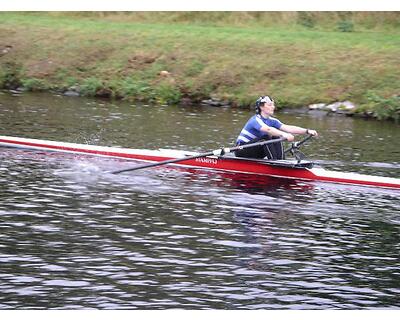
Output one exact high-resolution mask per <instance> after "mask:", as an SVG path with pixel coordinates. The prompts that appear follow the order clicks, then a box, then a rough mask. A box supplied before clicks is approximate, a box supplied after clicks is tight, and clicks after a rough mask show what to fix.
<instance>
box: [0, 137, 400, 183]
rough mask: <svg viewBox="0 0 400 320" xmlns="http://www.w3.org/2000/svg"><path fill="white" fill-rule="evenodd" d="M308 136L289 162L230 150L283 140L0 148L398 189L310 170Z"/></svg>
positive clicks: (2, 140)
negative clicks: (194, 148)
mask: <svg viewBox="0 0 400 320" xmlns="http://www.w3.org/2000/svg"><path fill="white" fill-rule="evenodd" d="M310 137H311V136H308V137H306V138H305V139H304V140H302V141H300V142H294V143H292V146H291V147H290V148H289V149H288V150H286V151H285V152H286V153H291V154H292V155H294V159H293V160H266V159H248V158H238V157H235V156H234V154H233V152H234V151H236V150H238V149H240V148H248V147H251V146H254V145H261V144H268V143H273V142H277V141H283V140H284V139H283V138H281V139H275V140H268V141H260V142H256V143H254V144H248V145H242V146H236V147H232V148H220V149H216V150H213V151H209V152H206V153H196V152H188V151H180V150H171V149H158V150H147V149H128V148H119V147H103V146H94V145H86V144H77V143H67V142H56V141H49V140H39V139H28V138H18V137H9V136H0V146H1V147H16V148H26V149H34V150H41V151H57V152H67V153H76V154H86V155H95V156H102V157H111V158H119V159H129V160H139V161H144V162H147V163H146V164H143V165H138V166H135V167H133V168H128V169H122V170H116V171H112V172H110V173H113V174H118V173H122V172H127V171H134V170H139V169H145V168H150V167H155V166H159V165H176V166H183V167H190V168H201V169H209V170H215V171H225V172H233V173H244V174H254V175H260V176H271V177H278V178H285V179H295V180H306V181H320V182H329V183H340V184H349V185H359V186H372V187H380V188H389V189H400V179H397V178H390V177H382V176H372V175H365V174H358V173H350V172H338V171H329V170H325V169H323V168H314V163H313V162H312V161H308V160H304V157H303V156H302V153H301V152H300V151H299V150H298V149H299V147H300V145H302V144H303V143H304V142H305V141H307V140H308V139H310ZM149 162H150V163H149Z"/></svg>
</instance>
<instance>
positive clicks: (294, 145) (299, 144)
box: [285, 134, 313, 153]
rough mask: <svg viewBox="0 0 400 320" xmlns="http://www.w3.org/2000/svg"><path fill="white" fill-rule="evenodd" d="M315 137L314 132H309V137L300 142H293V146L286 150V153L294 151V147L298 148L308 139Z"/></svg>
mask: <svg viewBox="0 0 400 320" xmlns="http://www.w3.org/2000/svg"><path fill="white" fill-rule="evenodd" d="M312 137H313V135H312V134H309V135H308V136H307V137H305V138H304V139H303V140H301V141H299V142H294V143H293V144H292V146H291V147H290V148H289V149H287V150H285V153H288V152H290V151H292V150H293V149H297V148H298V147H300V146H301V145H302V144H303V143H305V142H306V141H308V140H310V139H311V138H312Z"/></svg>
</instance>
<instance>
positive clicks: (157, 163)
mask: <svg viewBox="0 0 400 320" xmlns="http://www.w3.org/2000/svg"><path fill="white" fill-rule="evenodd" d="M284 140H286V138H279V139H273V140H264V141H258V142H254V143H249V144H244V145H240V146H235V147H232V148H221V149H217V150H213V151H209V152H206V153H199V154H196V155H193V156H189V157H184V158H178V159H170V160H165V161H161V162H155V163H150V164H143V165H140V166H136V167H133V168H128V169H122V170H116V171H111V172H109V173H112V174H117V173H122V172H127V171H134V170H139V169H146V168H151V167H156V166H161V165H164V164H170V163H177V162H182V161H187V160H192V159H196V158H202V157H208V156H213V155H214V156H219V155H221V154H223V153H228V152H233V151H236V150H242V149H247V148H251V147H255V146H262V145H266V144H271V143H276V142H280V141H284Z"/></svg>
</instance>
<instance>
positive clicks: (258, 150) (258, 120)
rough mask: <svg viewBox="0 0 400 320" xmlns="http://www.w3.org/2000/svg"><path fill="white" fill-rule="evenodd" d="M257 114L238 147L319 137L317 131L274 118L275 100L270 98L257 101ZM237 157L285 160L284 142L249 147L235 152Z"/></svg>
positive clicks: (244, 131)
mask: <svg viewBox="0 0 400 320" xmlns="http://www.w3.org/2000/svg"><path fill="white" fill-rule="evenodd" d="M255 108H256V114H255V115H254V116H252V117H251V118H250V119H249V121H247V123H246V124H245V126H244V127H243V129H242V131H241V132H240V134H239V137H238V138H237V140H236V145H245V144H248V143H254V142H257V141H261V140H270V139H277V138H280V137H282V138H285V139H286V140H287V141H289V142H290V141H293V140H294V136H293V134H310V135H312V136H318V133H317V131H315V130H311V129H305V128H302V127H298V126H293V125H287V124H284V123H282V122H281V121H279V120H278V119H276V118H273V117H272V115H273V114H274V110H275V103H274V100H273V99H272V98H271V97H269V96H261V97H259V98H258V99H257V101H256V104H255ZM235 155H236V156H237V157H243V158H257V159H262V158H268V159H284V158H285V154H284V151H283V144H282V142H277V143H272V144H267V145H261V146H255V147H249V148H246V149H242V150H237V151H236V152H235Z"/></svg>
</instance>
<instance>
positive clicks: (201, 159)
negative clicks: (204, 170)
mask: <svg viewBox="0 0 400 320" xmlns="http://www.w3.org/2000/svg"><path fill="white" fill-rule="evenodd" d="M195 160H196V162H200V163H209V164H217V163H218V160H217V159H213V158H196V159H195Z"/></svg>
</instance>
